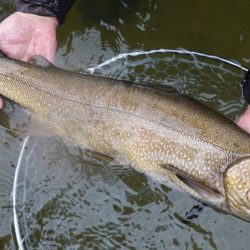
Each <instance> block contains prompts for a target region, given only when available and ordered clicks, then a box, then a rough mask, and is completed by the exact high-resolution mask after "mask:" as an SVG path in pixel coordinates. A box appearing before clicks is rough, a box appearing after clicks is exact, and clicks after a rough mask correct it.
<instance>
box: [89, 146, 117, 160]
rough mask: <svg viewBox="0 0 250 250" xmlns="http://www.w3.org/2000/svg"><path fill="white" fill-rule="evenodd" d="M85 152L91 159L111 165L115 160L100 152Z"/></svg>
mask: <svg viewBox="0 0 250 250" xmlns="http://www.w3.org/2000/svg"><path fill="white" fill-rule="evenodd" d="M85 151H86V153H87V154H88V156H89V157H91V158H93V159H95V160H98V161H103V162H107V163H110V162H112V161H113V160H114V158H113V157H110V156H108V155H105V154H102V153H100V152H96V151H91V150H88V149H86V150H85Z"/></svg>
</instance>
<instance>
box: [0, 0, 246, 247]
mask: <svg viewBox="0 0 250 250" xmlns="http://www.w3.org/2000/svg"><path fill="white" fill-rule="evenodd" d="M15 3H16V2H15V1H1V6H0V11H1V12H0V14H1V18H2V19H3V18H4V17H5V16H7V15H9V14H10V13H12V12H13V11H14V10H15V6H16V5H15ZM249 7H250V3H249V1H243V0H240V1H222V0H221V1H217V2H216V3H215V2H212V1H208V0H199V1H198V0H197V1H196V0H195V1H194V0H193V1H191V0H186V1H184V0H175V1H166V0H158V1H157V0H155V1H154V0H152V1H150V0H144V1H143V0H141V1H139V0H99V1H98V0H96V1H94V0H90V1H89V0H86V1H80V0H79V1H76V3H75V5H74V7H73V9H72V10H71V11H70V13H69V15H68V16H67V19H66V21H65V24H64V25H63V26H62V27H60V28H59V29H58V52H57V56H56V64H57V65H58V66H59V67H62V68H65V69H70V70H74V71H82V72H84V71H86V70H87V68H89V67H91V66H94V65H97V64H99V63H102V62H103V61H105V60H107V59H110V58H112V57H113V56H116V55H118V54H120V53H124V52H131V51H136V50H151V49H157V48H168V49H175V48H184V49H188V50H193V51H199V52H203V53H207V54H213V55H217V56H220V57H223V58H229V59H232V60H236V61H238V62H239V63H240V64H242V65H244V66H245V67H248V66H249V63H248V62H249V59H250V31H249V20H250V18H249V17H250V14H249ZM158 56H159V57H161V56H162V55H156V56H155V57H152V60H153V61H154V60H157V57H158ZM168 57H169V55H168ZM180 57H181V56H180ZM180 60H181V59H180ZM143 63H144V61H143V60H142V58H138V63H136V61H135V66H136V67H137V68H138V69H137V71H135V73H136V74H138V75H139V76H140V75H141V76H145V77H147V76H148V74H150V72H148V73H147V72H146V71H145V68H144V67H143V66H144V65H142V64H143ZM216 63H217V62H215V61H212V60H208V62H207V64H211V65H217V64H216ZM191 66H192V65H191ZM191 66H190V65H189V68H188V70H187V74H188V75H189V74H191V73H190V72H191V70H193V72H192V74H194V75H196V78H195V81H193V82H192V84H190V85H189V87H188V88H187V89H188V90H187V92H188V94H189V95H191V96H193V97H194V98H198V99H199V100H200V101H203V102H204V103H206V104H207V105H208V106H210V107H211V108H213V109H217V110H218V111H219V112H221V113H222V114H224V115H226V116H228V117H229V118H230V119H234V117H235V115H236V114H238V113H239V112H240V110H241V109H242V108H243V100H242V99H241V96H240V89H239V81H240V79H241V77H242V72H241V71H240V70H238V69H237V68H234V67H228V68H226V69H225V70H224V68H223V69H222V71H223V70H224V71H226V70H227V73H228V72H229V73H228V74H226V73H225V74H224V75H223V77H224V78H223V79H222V80H221V83H220V82H219V81H218V79H215V78H216V77H215V76H217V75H216V73H214V72H210V71H209V70H207V71H206V72H205V75H206V76H208V77H209V76H210V78H208V79H209V81H208V79H207V80H206V81H205V80H204V79H203V80H202V81H199V76H200V75H202V73H203V72H201V71H203V70H205V68H202V69H200V70H199V69H197V68H195V67H194V68H192V67H191ZM218 67H219V66H218ZM140 69H141V70H140ZM117 70H119V68H118V69H117ZM173 71H175V72H177V73H176V75H177V74H178V76H179V73H182V72H183V68H182V67H181V66H180V65H179V64H176V65H175V68H174V69H173ZM131 72H132V71H128V78H131V77H132V76H130V75H129V74H132V73H131ZM178 72H179V73H178ZM230 72H231V73H230ZM119 74H120V72H119ZM119 74H116V73H114V72H113V73H112V74H111V75H110V76H117V75H119ZM150 77H151V78H155V77H156V78H159V77H160V76H159V75H157V74H156V73H153V74H152V75H150ZM167 77H168V76H167V74H166V78H167ZM192 79H193V78H192ZM166 80H167V79H166ZM190 82H191V81H190ZM14 113H15V114H16V115H15V114H13V112H9V115H8V116H9V117H10V118H11V119H10V120H9V119H8V117H7V116H6V115H4V113H3V112H1V124H3V125H4V126H8V123H9V122H10V123H12V126H13V127H17V126H19V127H22V126H25V123H26V122H27V121H26V119H27V117H25V116H24V117H20V115H18V114H19V110H16V111H15V112H14ZM22 138H23V136H14V134H13V133H9V132H8V131H7V130H6V129H5V128H4V127H3V126H2V127H1V128H0V199H1V203H0V206H1V210H0V249H15V248H16V243H15V240H14V229H13V214H12V205H11V204H12V203H11V190H12V185H13V178H14V171H15V167H16V162H17V158H18V155H19V151H20V144H21V141H22ZM28 149H34V152H33V151H31V150H30V151H29V150H27V156H28V157H27V158H26V161H25V162H24V164H23V169H24V170H25V169H28V171H26V172H25V173H26V175H27V176H26V177H27V180H28V184H27V185H28V192H27V194H28V195H27V197H26V198H27V200H28V201H30V203H28V204H29V205H27V206H26V208H25V209H23V210H22V208H21V209H20V211H19V215H20V221H21V222H22V223H23V224H22V225H26V226H23V227H22V228H21V229H22V230H21V231H22V233H23V235H24V236H26V246H27V248H28V249H30V248H31V247H33V249H42V248H43V249H64V248H65V249H249V244H250V238H249V229H250V226H249V224H248V223H246V222H244V221H242V220H240V219H238V218H235V217H233V216H231V215H229V214H227V213H224V212H222V211H220V210H218V209H214V208H211V207H204V209H203V210H202V212H201V213H199V216H198V218H196V219H192V220H191V221H187V220H186V217H185V213H186V212H189V211H190V210H191V209H192V207H193V206H195V205H197V204H199V205H200V203H199V202H197V201H195V200H194V199H192V198H190V197H189V196H188V195H186V194H182V193H180V192H177V191H174V190H170V189H169V188H168V187H166V186H164V185H163V184H161V183H155V182H154V180H152V179H151V178H147V177H146V176H144V175H142V174H140V173H137V172H135V171H134V170H132V169H131V168H129V167H127V168H125V169H122V168H121V167H120V166H113V167H112V168H110V167H109V166H105V164H102V163H100V162H95V161H93V160H89V159H88V158H85V159H84V161H82V159H80V157H81V155H80V153H79V152H78V150H77V149H74V148H68V147H66V146H65V145H63V144H62V143H61V142H60V141H58V140H57V139H56V138H50V137H49V138H41V139H39V138H38V139H37V138H36V139H33V140H31V142H30V143H29V146H28ZM27 180H26V182H27ZM26 214H27V216H25V215H26ZM25 223H26V224H25ZM29 230H30V231H29Z"/></svg>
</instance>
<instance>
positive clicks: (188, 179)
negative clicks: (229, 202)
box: [161, 164, 222, 202]
mask: <svg viewBox="0 0 250 250" xmlns="http://www.w3.org/2000/svg"><path fill="white" fill-rule="evenodd" d="M161 167H162V168H164V169H167V170H168V171H171V172H172V173H174V175H175V177H176V178H175V181H176V182H178V183H177V184H178V185H180V186H181V188H182V189H184V190H185V191H187V192H188V193H190V194H191V195H193V196H194V197H195V198H198V199H202V200H207V201H208V202H209V201H211V200H213V202H216V200H218V199H221V198H222V196H221V194H220V193H219V192H218V190H216V189H213V188H210V187H207V186H206V185H204V184H203V183H200V182H199V181H198V180H196V179H195V178H194V177H193V176H190V175H189V174H188V173H186V172H185V171H183V170H181V169H179V168H177V167H175V166H173V165H169V164H165V165H161Z"/></svg>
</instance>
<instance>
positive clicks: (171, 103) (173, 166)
mask: <svg viewBox="0 0 250 250" xmlns="http://www.w3.org/2000/svg"><path fill="white" fill-rule="evenodd" d="M0 94H2V95H3V96H6V97H8V98H9V99H11V100H13V101H14V102H16V103H18V104H20V105H22V106H24V107H26V108H27V109H28V110H30V111H31V112H32V113H34V114H35V116H36V117H37V118H38V119H39V120H40V121H41V122H43V123H44V124H45V125H46V127H49V128H50V129H51V130H52V131H53V132H54V133H55V134H56V135H58V136H60V137H61V138H65V139H67V140H68V141H70V142H72V143H75V144H77V145H79V146H82V147H84V148H86V149H90V150H92V151H94V152H99V153H101V154H104V155H108V156H109V157H112V158H114V159H125V160H126V161H127V162H129V164H130V165H131V166H133V167H134V168H135V169H137V170H138V171H141V172H144V173H146V174H147V175H149V176H153V177H154V178H156V179H157V180H160V181H161V182H163V183H166V184H167V185H174V186H175V187H179V188H180V189H182V190H185V191H187V192H188V193H190V194H191V195H192V196H194V197H196V198H198V199H199V200H202V201H204V202H207V203H211V204H214V205H216V206H218V207H221V208H223V209H226V210H229V211H231V212H233V213H234V214H236V215H237V216H239V217H241V218H243V219H245V220H250V136H249V135H248V134H246V133H245V132H243V131H242V130H240V129H239V128H238V127H237V126H236V125H235V124H233V123H232V122H230V121H229V120H227V119H225V118H223V117H221V116H220V115H218V114H216V113H214V112H213V111H211V110H209V109H208V108H206V107H204V106H202V105H200V104H198V103H196V102H194V101H192V100H190V99H189V98H186V97H184V96H181V95H180V94H178V93H176V92H171V91H162V90H159V89H153V88H149V87H145V86H140V85H135V84H132V83H129V82H124V81H119V80H114V79H108V78H103V77H97V76H92V75H85V74H77V73H72V72H68V71H64V70H61V69H58V68H56V67H54V66H51V65H47V66H46V67H40V66H38V65H30V64H27V63H23V62H18V61H13V60H9V59H6V58H0Z"/></svg>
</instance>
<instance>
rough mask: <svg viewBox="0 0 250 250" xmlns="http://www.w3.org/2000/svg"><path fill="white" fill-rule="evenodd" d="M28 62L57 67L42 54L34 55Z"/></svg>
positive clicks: (45, 66)
mask: <svg viewBox="0 0 250 250" xmlns="http://www.w3.org/2000/svg"><path fill="white" fill-rule="evenodd" d="M28 62H29V63H30V64H33V65H37V66H40V67H43V68H48V67H56V66H55V65H54V64H52V63H51V62H50V61H48V60H47V59H46V58H45V57H43V56H41V55H35V56H32V57H31V58H30V59H29V61H28Z"/></svg>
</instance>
